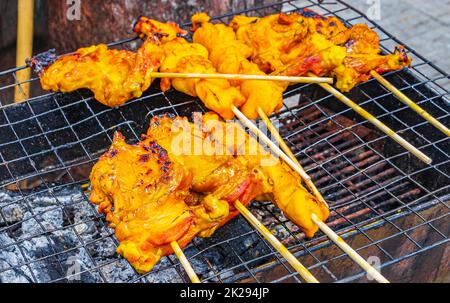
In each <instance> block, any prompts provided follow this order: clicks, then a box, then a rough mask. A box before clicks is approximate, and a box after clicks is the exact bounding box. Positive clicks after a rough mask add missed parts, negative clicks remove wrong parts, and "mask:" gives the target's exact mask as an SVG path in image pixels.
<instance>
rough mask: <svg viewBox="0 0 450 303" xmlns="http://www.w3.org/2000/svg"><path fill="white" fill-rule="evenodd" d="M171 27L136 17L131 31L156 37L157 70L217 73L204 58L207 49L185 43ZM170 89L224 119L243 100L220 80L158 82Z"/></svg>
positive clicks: (232, 88)
mask: <svg viewBox="0 0 450 303" xmlns="http://www.w3.org/2000/svg"><path fill="white" fill-rule="evenodd" d="M174 26H176V25H174V24H173V25H172V27H174ZM172 27H170V26H168V25H167V24H166V23H161V22H158V21H156V20H152V19H148V18H145V17H140V18H139V20H138V22H137V23H136V25H135V28H134V31H135V32H136V33H137V34H139V35H140V36H141V37H159V38H158V39H157V40H156V42H155V43H157V45H158V46H159V47H161V49H162V51H163V53H164V59H163V60H162V61H161V66H160V69H159V70H160V71H161V72H174V73H202V74H215V73H217V71H216V69H215V68H214V66H213V64H212V63H211V61H210V60H209V59H208V50H207V49H206V48H205V47H203V46H202V45H200V44H198V43H189V42H187V41H186V39H184V38H182V37H178V36H177V35H175V33H176V31H174V30H173V28H172ZM170 86H173V87H174V88H175V89H176V90H178V91H180V92H183V93H185V94H188V95H190V96H194V97H199V98H200V100H202V102H203V103H204V104H205V106H206V107H207V108H209V109H211V110H213V111H215V112H217V113H218V114H220V115H221V116H222V117H223V118H225V119H232V118H233V116H234V114H233V112H232V110H231V108H232V106H233V105H234V106H237V107H239V106H241V104H242V103H244V101H245V98H244V96H242V94H241V92H240V91H239V90H238V89H236V88H235V87H232V86H231V85H230V82H228V80H224V79H192V78H191V79H188V78H174V79H168V78H165V79H163V80H162V81H161V89H162V90H163V91H166V90H168V89H169V88H170Z"/></svg>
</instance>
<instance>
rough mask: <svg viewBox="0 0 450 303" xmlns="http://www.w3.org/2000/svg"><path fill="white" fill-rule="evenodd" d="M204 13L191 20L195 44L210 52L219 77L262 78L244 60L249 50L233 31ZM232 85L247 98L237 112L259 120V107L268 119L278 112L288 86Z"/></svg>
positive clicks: (254, 82)
mask: <svg viewBox="0 0 450 303" xmlns="http://www.w3.org/2000/svg"><path fill="white" fill-rule="evenodd" d="M209 21H210V17H209V16H208V15H206V14H205V13H199V14H195V15H194V16H193V17H192V23H193V24H194V30H195V33H194V36H193V40H194V42H195V43H200V44H202V45H203V46H205V47H206V48H207V49H208V51H209V53H210V54H209V59H210V60H211V61H212V63H213V65H214V67H215V68H216V69H217V71H219V72H220V73H224V74H248V75H264V72H262V71H261V70H260V69H259V67H258V65H256V64H254V63H252V62H250V61H249V60H248V59H247V58H249V57H250V56H251V55H252V51H253V50H252V49H251V48H250V47H249V46H247V45H245V43H243V42H242V41H239V40H238V39H237V38H236V34H235V33H234V31H233V30H232V29H231V28H229V27H227V26H225V25H223V24H212V23H210V22H209ZM231 83H232V84H233V85H235V86H236V87H239V88H240V90H241V92H242V94H243V95H244V97H245V98H246V101H245V103H244V104H243V105H242V106H241V107H240V110H241V111H242V112H243V113H244V115H246V116H247V117H248V118H250V119H257V118H258V117H259V115H258V112H257V109H258V107H260V108H261V109H262V110H263V111H264V112H265V113H266V114H267V115H271V114H272V113H274V112H276V111H278V110H279V109H280V108H281V107H282V105H283V91H284V89H285V88H286V86H287V84H282V83H276V82H272V81H257V80H234V81H231Z"/></svg>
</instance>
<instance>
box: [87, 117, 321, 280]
mask: <svg viewBox="0 0 450 303" xmlns="http://www.w3.org/2000/svg"><path fill="white" fill-rule="evenodd" d="M231 132H232V133H233V134H235V135H234V136H233V138H236V139H235V140H225V138H229V137H226V136H225V134H228V135H230V133H231ZM193 142H197V144H198V142H201V143H200V144H201V146H202V147H201V148H202V150H200V151H195V150H191V148H192V147H195V146H197V145H196V144H193ZM186 148H187V149H186ZM255 151H257V152H256V153H255ZM90 179H91V185H92V193H91V197H90V200H91V201H92V202H93V203H95V204H98V205H99V211H100V212H101V213H104V214H106V219H107V221H109V222H110V224H111V225H110V226H111V227H113V228H115V232H116V236H117V238H118V239H119V241H120V245H119V247H118V252H119V253H120V254H121V255H123V256H124V257H125V258H126V259H128V260H129V261H130V263H131V264H132V265H133V266H134V267H135V268H136V269H137V270H138V271H139V272H147V271H149V270H150V269H151V268H152V267H153V266H154V264H155V263H156V262H157V261H158V260H159V259H160V258H161V256H164V255H167V254H171V253H172V249H171V247H170V242H172V241H177V242H178V243H179V244H180V246H181V247H184V246H186V245H187V244H188V243H189V241H190V240H191V239H192V238H193V237H195V236H197V235H198V236H201V237H209V236H211V235H212V234H213V233H214V231H215V230H216V229H217V228H218V227H220V226H222V225H223V224H225V223H226V222H228V221H229V220H230V219H232V218H233V217H235V216H236V215H237V214H238V211H237V210H236V209H235V208H234V206H233V205H234V202H235V201H236V200H239V201H241V202H242V203H243V204H244V205H246V204H248V203H249V202H250V201H251V200H252V199H257V200H262V199H266V198H269V199H270V200H272V201H273V202H274V203H275V204H276V205H277V206H278V207H279V208H280V209H281V210H282V211H283V212H284V213H285V215H286V216H287V217H288V218H290V219H291V220H292V221H293V222H294V223H295V224H297V225H298V226H299V227H300V228H301V229H302V230H303V231H304V232H305V234H306V235H307V236H308V237H312V236H313V235H314V233H315V232H316V231H317V226H316V225H315V224H314V223H313V222H312V221H311V214H312V213H315V214H316V215H317V216H318V217H319V218H320V219H322V220H326V218H327V217H328V215H329V211H328V209H327V207H326V206H325V205H323V204H322V203H320V202H319V201H317V200H316V199H315V198H314V197H313V196H312V195H311V194H309V193H308V192H307V191H306V190H305V188H303V186H302V185H301V180H300V179H299V177H298V176H297V175H296V174H295V173H294V172H293V171H292V170H291V169H290V168H289V167H288V166H287V165H285V164H284V163H280V162H278V161H277V159H275V158H273V156H271V155H270V154H268V153H266V152H265V151H264V150H263V149H262V147H261V146H260V145H259V144H258V143H257V142H256V141H254V139H252V138H251V137H249V136H248V134H247V133H245V131H244V130H243V129H242V128H241V127H240V126H239V125H238V124H234V123H231V124H225V123H224V122H221V121H219V120H218V116H217V115H215V114H207V115H205V116H203V120H202V121H201V122H200V124H192V123H189V122H188V121H187V120H186V119H185V118H179V117H177V118H170V117H167V116H164V117H160V118H154V119H152V121H151V125H150V128H149V130H148V133H147V136H145V138H143V140H142V141H141V142H139V143H138V144H135V145H129V144H127V143H125V141H124V138H123V137H122V136H121V135H120V134H116V135H115V137H114V142H113V144H112V146H111V148H110V149H109V151H108V152H106V153H105V154H104V155H103V156H102V157H101V158H100V160H99V161H98V162H97V163H96V164H95V166H94V167H93V169H92V172H91V176H90Z"/></svg>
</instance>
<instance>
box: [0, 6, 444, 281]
mask: <svg viewBox="0 0 450 303" xmlns="http://www.w3.org/2000/svg"><path fill="white" fill-rule="evenodd" d="M284 5H285V7H287V9H292V10H296V9H299V8H300V6H299V7H296V5H297V4H296V3H294V2H285V3H284ZM306 6H308V7H309V8H311V9H313V10H316V11H318V12H325V13H328V14H335V15H337V16H338V17H341V18H343V19H347V20H350V21H352V22H353V21H357V22H362V23H369V24H374V23H373V22H371V21H369V20H368V19H367V18H366V17H365V16H363V15H362V14H360V13H359V12H357V11H356V10H354V9H352V8H351V7H350V6H348V5H346V4H344V3H342V2H340V1H338V4H325V3H324V4H317V3H316V2H314V1H307V2H306ZM274 7H276V5H275V4H274V5H273V6H266V7H264V8H255V9H252V10H249V11H245V12H237V13H248V14H250V15H259V16H263V15H266V14H268V13H275V12H276V11H274V10H271V8H274ZM347 13H348V15H350V16H346V14H347ZM233 15H234V14H229V15H227V16H223V17H218V18H217V19H219V20H224V21H225V20H228V19H231V18H232V16H233ZM374 26H375V27H376V28H377V29H379V30H381V31H382V29H381V28H379V26H377V25H376V24H374ZM382 32H383V33H384V34H385V35H386V38H384V39H383V44H384V43H386V44H387V43H388V42H389V41H391V40H392V41H395V42H396V43H401V42H400V41H397V40H396V39H395V38H394V37H392V36H391V35H389V34H388V33H386V32H384V31H382ZM128 42H129V41H128V40H127V41H124V43H121V42H118V43H114V44H115V45H117V46H118V47H127V43H128ZM408 51H409V52H410V53H411V54H413V55H414V56H415V58H414V59H415V60H414V62H415V63H414V64H413V66H412V68H411V70H410V71H399V72H395V73H391V74H389V75H388V76H387V78H388V79H389V80H390V81H391V82H393V83H395V84H396V86H397V87H399V88H400V89H401V90H402V91H404V92H406V93H408V94H411V97H414V100H417V101H418V103H419V104H421V106H423V107H426V108H427V109H429V110H432V111H434V112H435V113H436V115H437V117H438V118H439V119H440V120H441V121H443V122H446V121H447V122H448V121H449V120H450V114H449V110H448V99H446V96H448V91H446V90H445V89H444V88H443V87H442V86H440V85H439V82H440V80H442V79H444V80H445V79H447V80H448V75H447V74H445V73H444V72H442V71H441V70H439V69H438V68H436V67H435V66H434V65H433V64H431V63H430V62H429V61H427V60H426V59H424V58H423V57H421V56H420V55H418V54H416V53H415V52H414V51H413V50H411V49H408ZM416 57H417V58H416ZM424 67H426V68H428V69H429V70H432V71H433V72H434V73H439V75H438V76H431V72H430V71H428V73H427V72H423V69H424ZM15 71H16V70H15V69H13V70H9V71H5V72H0V77H2V78H10V81H14V73H15ZM32 83H36V79H33V80H32ZM14 86H15V85H14V84H13V85H12V86H11V84H8V85H6V87H2V88H0V97H1V99H0V101H1V100H4V99H5V98H9V97H8V96H10V91H11V90H13V89H14ZM350 95H351V96H352V99H354V100H361V101H362V102H361V103H360V104H361V105H362V106H364V107H365V108H367V109H368V110H369V111H370V112H374V113H377V114H376V116H377V118H379V119H383V122H386V123H388V124H390V125H395V126H396V131H400V132H402V134H404V135H405V137H406V138H407V139H408V140H414V142H415V145H416V146H417V147H425V149H426V150H427V153H428V154H429V155H430V156H431V157H432V158H433V160H434V163H433V165H432V166H430V167H428V166H425V165H422V164H418V163H416V162H415V161H414V159H411V158H409V157H405V154H406V153H405V152H404V151H402V150H401V149H399V148H397V147H396V146H395V145H394V144H392V143H390V142H389V138H387V137H386V136H384V135H380V134H379V133H378V132H377V131H376V130H374V129H372V128H371V127H370V125H369V124H368V123H367V122H365V121H363V120H360V119H358V117H355V116H354V115H352V113H351V112H350V111H349V110H347V109H345V108H343V107H340V106H339V105H338V104H337V102H336V101H335V100H333V98H332V97H331V96H329V95H328V94H326V93H324V92H323V91H320V89H319V88H317V87H315V86H314V85H301V86H297V87H293V88H291V89H290V90H289V91H287V92H286V94H285V97H289V102H287V101H286V102H285V105H284V108H283V110H282V112H281V113H280V114H279V115H277V116H274V118H278V119H279V124H280V132H281V134H282V135H283V137H284V138H285V139H286V141H287V142H288V143H289V144H290V147H291V148H292V149H293V151H294V153H296V155H297V157H298V159H299V160H300V162H301V164H302V165H304V167H305V169H306V170H307V173H308V174H309V175H310V176H311V177H312V179H313V181H314V182H315V183H316V185H317V186H318V187H319V190H321V192H322V193H323V195H324V196H325V198H326V199H327V201H329V202H330V206H331V209H332V216H331V218H330V219H329V224H330V226H333V228H335V230H337V231H339V232H340V233H342V235H343V236H348V238H346V240H350V241H352V242H355V241H356V243H358V241H359V243H363V244H359V245H357V246H356V248H361V251H362V252H364V251H370V252H372V253H374V255H377V256H379V257H380V259H381V260H382V262H383V263H382V264H384V267H383V273H384V274H385V273H387V277H388V278H390V280H392V281H401V280H400V274H399V273H398V270H397V271H396V264H399V262H401V261H403V260H405V259H408V260H413V259H414V255H415V254H419V255H423V256H426V255H427V253H429V252H430V251H432V250H435V249H439V247H445V245H447V243H448V234H449V230H448V226H446V225H445V224H444V220H448V214H449V208H448V203H447V201H448V195H449V193H450V188H449V172H448V169H447V168H446V166H448V164H449V162H450V160H449V155H448V150H449V140H448V138H445V137H443V136H441V135H440V134H439V133H438V132H437V131H436V130H434V129H433V128H432V127H431V126H429V125H428V123H427V122H423V121H422V120H420V119H419V118H416V117H415V116H413V115H410V111H409V109H408V108H407V107H405V106H404V105H403V104H401V103H400V102H398V101H397V100H396V99H395V97H393V96H392V94H390V93H387V92H386V90H384V89H382V88H381V87H380V86H379V85H378V84H377V83H376V82H375V81H373V80H372V81H369V82H368V83H366V84H364V85H360V86H358V87H357V88H355V90H354V91H352V92H351V94H350ZM35 96H36V97H34V98H32V99H31V100H29V101H27V102H25V103H23V104H17V105H13V106H3V105H2V106H1V107H0V110H1V116H0V133H1V137H2V138H1V140H0V151H1V161H2V164H1V165H0V185H1V189H0V195H1V199H0V237H1V239H2V240H1V241H0V260H1V262H0V281H2V282H9V281H25V282H61V281H68V279H72V278H74V277H73V275H72V274H71V272H70V269H71V265H73V263H70V260H73V259H71V258H70V257H74V259H77V260H81V281H84V282H88V281H92V282H94V281H95V282H113V281H124V282H134V281H143V282H156V281H162V282H169V281H179V282H182V281H184V282H188V281H189V280H188V278H187V276H186V275H185V273H184V272H183V270H182V269H181V268H180V265H179V263H178V261H177V260H176V259H175V257H173V256H168V257H167V258H164V260H163V261H162V262H161V264H159V265H158V266H156V268H155V269H154V270H153V271H152V272H150V273H148V274H145V275H138V274H137V273H136V272H134V271H133V269H132V268H131V267H130V266H129V264H127V262H126V261H125V260H123V259H121V258H119V257H118V256H117V254H116V253H115V247H116V246H117V244H118V243H117V240H116V239H115V238H114V236H113V233H112V232H111V230H110V229H108V227H107V226H106V224H105V222H104V220H103V218H101V217H99V216H98V214H97V212H96V210H95V209H94V208H93V207H92V205H90V204H89V203H88V200H87V196H86V195H85V193H83V192H82V191H80V189H79V186H80V185H81V184H84V183H85V182H86V179H87V174H88V173H89V171H90V168H91V167H92V165H93V164H94V163H95V162H96V160H97V158H98V156H99V155H100V154H101V152H102V151H104V150H105V149H106V148H107V147H108V146H109V145H110V142H111V138H112V133H113V132H114V130H121V131H122V132H124V133H125V134H126V136H127V138H128V140H129V141H135V142H136V141H137V140H139V135H140V134H141V133H143V132H144V131H145V129H146V127H147V125H148V120H149V119H148V118H149V117H152V116H155V115H158V114H162V113H164V112H171V113H173V114H176V115H187V114H188V113H189V112H190V111H193V110H203V107H202V105H201V104H200V103H199V102H198V100H196V99H193V98H189V97H187V96H185V95H182V94H179V93H176V92H174V91H169V92H166V93H160V92H158V91H157V90H156V88H155V89H154V88H150V91H149V92H147V93H146V94H145V95H144V96H143V97H141V98H139V99H136V100H132V101H131V102H129V103H128V104H126V105H124V106H122V107H121V108H119V109H108V108H105V107H103V106H101V105H99V104H97V103H96V102H95V100H93V98H92V96H91V95H90V93H87V92H85V91H80V92H75V93H71V94H46V93H45V94H44V93H42V92H39V91H38V90H37V91H36V95H35ZM292 100H294V101H292ZM292 104H294V105H292ZM447 124H448V123H447ZM61 135H63V137H64V138H63V139H57V138H56V137H57V136H61ZM7 149H8V152H7ZM428 210H430V211H432V213H431V214H430V213H425V214H424V212H426V211H428ZM252 211H253V213H255V214H256V215H257V217H258V218H259V219H260V220H261V221H262V222H263V223H264V224H265V225H266V226H268V227H269V229H271V230H272V231H273V232H274V233H275V234H276V235H277V237H279V238H280V239H283V243H284V244H285V245H286V246H287V247H288V248H289V249H290V250H291V252H293V253H295V255H296V256H297V257H298V258H299V259H300V260H301V261H305V262H304V263H305V264H306V265H307V266H308V267H309V269H310V270H311V271H312V272H313V273H314V274H316V275H317V277H318V279H319V280H320V281H323V282H327V281H328V282H334V281H353V280H359V279H363V277H362V274H361V269H359V268H358V267H357V266H356V265H355V266H353V267H352V266H347V267H346V266H339V265H342V264H347V265H348V262H347V263H343V262H346V261H345V259H346V255H345V254H342V253H341V252H339V251H336V248H335V247H334V246H333V245H332V244H331V243H329V242H328V241H327V240H326V238H325V237H324V236H318V237H317V238H315V239H311V240H305V239H304V238H303V235H302V234H301V233H300V232H299V230H298V228H296V227H295V226H294V225H293V224H291V223H290V222H289V221H288V220H287V219H286V218H284V217H283V216H282V214H281V213H280V212H279V211H278V210H277V209H276V208H274V207H273V206H271V205H269V204H263V205H256V204H255V205H253V207H252ZM425 231H428V232H429V233H430V235H428V236H424V235H423V234H424V233H425ZM432 234H433V235H434V236H432ZM396 239H404V240H405V241H406V242H408V243H411V244H412V248H411V247H409V248H408V249H406V248H404V247H403V246H405V247H406V246H407V245H406V244H405V245H402V244H401V243H396V246H399V247H400V248H398V250H396V251H394V253H393V252H392V250H393V247H392V244H391V242H392V241H394V242H400V241H396ZM427 239H428V240H427ZM39 247H41V248H40V249H38V248H39ZM186 254H187V255H188V257H190V261H191V263H192V264H193V267H194V270H195V271H196V273H197V274H198V275H199V276H200V277H201V278H202V280H204V281H211V282H214V281H217V282H235V281H249V282H255V281H256V282H271V281H277V282H281V281H292V282H298V281H299V278H298V276H297V275H296V274H295V272H293V270H292V269H291V268H290V267H289V266H288V265H286V263H285V261H284V260H282V259H281V258H279V257H278V255H277V254H276V253H275V251H274V250H273V249H272V248H271V247H270V246H268V245H267V244H266V243H265V242H264V241H263V239H262V238H261V237H260V236H259V235H258V234H257V233H256V232H254V231H253V230H252V229H251V228H250V226H249V225H248V224H247V223H246V222H245V220H243V219H236V220H234V221H232V222H230V225H229V226H225V227H223V228H222V229H221V230H219V232H218V233H217V234H216V236H215V237H213V238H211V239H203V240H199V239H197V240H195V241H194V242H193V243H192V244H191V245H190V246H189V247H188V248H187V249H186ZM429 262H431V261H429ZM423 270H425V269H423Z"/></svg>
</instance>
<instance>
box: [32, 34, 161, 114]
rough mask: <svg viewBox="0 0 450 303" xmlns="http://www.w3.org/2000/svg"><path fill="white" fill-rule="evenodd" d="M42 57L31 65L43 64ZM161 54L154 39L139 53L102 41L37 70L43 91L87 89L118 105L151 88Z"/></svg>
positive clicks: (95, 95) (113, 105)
mask: <svg viewBox="0 0 450 303" xmlns="http://www.w3.org/2000/svg"><path fill="white" fill-rule="evenodd" d="M43 56H45V55H40V58H34V59H32V60H31V64H33V65H35V66H40V64H41V62H39V61H41V60H42V59H43V58H42V57H43ZM162 57H163V53H162V51H161V50H160V48H159V47H157V46H156V45H155V44H154V43H153V42H151V41H145V42H144V43H143V44H142V46H141V47H140V48H139V49H138V50H137V52H131V51H127V50H117V49H109V48H108V47H107V46H106V45H104V44H99V45H93V46H90V47H86V48H80V49H78V50H77V51H76V52H75V53H73V54H70V55H64V56H61V57H60V58H59V59H57V60H56V61H55V62H53V63H52V64H50V65H49V66H48V67H44V68H42V69H41V70H39V71H38V72H39V76H40V81H41V86H42V88H43V89H44V90H51V91H55V92H71V91H74V90H77V89H80V88H87V89H90V90H91V91H92V92H93V93H94V97H95V99H97V100H98V101H99V102H101V103H103V104H105V105H107V106H110V107H116V106H119V105H121V104H123V103H125V102H126V101H128V100H130V99H132V98H138V97H140V96H141V95H142V93H143V92H144V91H145V90H147V89H148V88H149V86H150V84H151V83H152V81H153V78H152V77H151V73H152V72H154V71H157V70H158V68H159V64H160V62H161V60H162Z"/></svg>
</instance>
